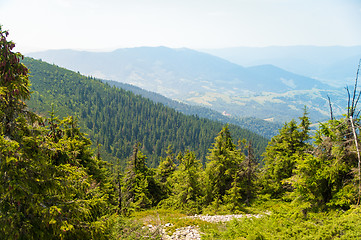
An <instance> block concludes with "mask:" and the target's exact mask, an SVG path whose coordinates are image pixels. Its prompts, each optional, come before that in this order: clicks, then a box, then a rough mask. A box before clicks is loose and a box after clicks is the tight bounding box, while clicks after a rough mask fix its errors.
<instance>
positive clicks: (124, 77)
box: [29, 47, 345, 122]
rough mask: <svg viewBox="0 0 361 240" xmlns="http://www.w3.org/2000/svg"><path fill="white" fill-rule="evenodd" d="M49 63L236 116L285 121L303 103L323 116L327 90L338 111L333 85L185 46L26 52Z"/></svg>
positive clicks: (299, 112)
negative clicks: (235, 61) (110, 50)
mask: <svg viewBox="0 0 361 240" xmlns="http://www.w3.org/2000/svg"><path fill="white" fill-rule="evenodd" d="M29 55H30V56H32V57H35V58H40V59H43V60H45V61H47V62H50V63H55V64H58V65H60V66H63V67H66V68H69V69H72V70H74V71H79V72H81V73H83V74H85V75H91V76H95V77H101V78H104V79H108V80H115V81H119V82H123V83H128V84H132V85H136V86H138V87H141V88H143V89H146V90H148V91H152V92H156V93H159V94H162V95H164V96H166V97H168V98H171V99H174V100H178V101H182V102H185V103H189V104H196V105H201V106H206V107H210V108H212V109H213V110H216V111H218V112H226V113H228V114H231V115H233V116H237V117H257V118H261V119H274V120H275V121H278V122H284V121H289V120H291V119H292V118H297V117H299V116H301V115H302V112H303V108H304V106H305V105H306V106H307V107H308V108H309V112H310V117H311V118H312V120H313V121H319V120H323V119H325V118H327V117H328V101H327V95H330V96H331V98H332V99H334V106H335V109H334V112H335V114H341V113H342V109H343V107H341V106H345V105H344V104H343V99H340V98H339V96H340V95H342V94H341V93H340V91H339V90H337V89H335V88H333V87H331V86H329V85H327V84H324V83H322V82H320V81H318V80H315V79H312V78H308V77H304V76H301V75H297V74H294V73H291V72H287V71H285V70H282V69H281V68H278V67H275V66H273V65H261V66H254V67H247V68H246V67H242V66H240V65H237V64H234V63H232V62H230V61H228V60H224V59H222V58H219V57H216V56H213V55H210V54H206V53H202V52H198V51H194V50H191V49H185V48H182V49H170V48H166V47H155V48H153V47H141V48H127V49H118V50H115V51H113V52H84V51H74V50H49V51H45V52H39V53H32V54H29Z"/></svg>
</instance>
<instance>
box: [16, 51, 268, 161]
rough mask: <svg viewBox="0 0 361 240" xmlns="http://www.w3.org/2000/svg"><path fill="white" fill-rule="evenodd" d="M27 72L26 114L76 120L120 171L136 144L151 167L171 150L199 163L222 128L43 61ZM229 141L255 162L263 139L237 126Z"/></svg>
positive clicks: (31, 62) (30, 64)
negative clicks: (189, 153) (251, 151)
mask: <svg viewBox="0 0 361 240" xmlns="http://www.w3.org/2000/svg"><path fill="white" fill-rule="evenodd" d="M23 63H24V64H25V65H26V66H27V67H28V68H29V70H30V76H31V77H30V80H31V84H32V85H31V88H32V95H31V99H30V100H29V101H28V106H29V108H30V109H32V110H34V111H36V112H37V113H39V114H41V115H48V112H49V111H51V110H52V109H54V110H55V111H56V114H57V115H59V116H60V117H64V116H67V115H72V116H76V117H77V118H78V119H79V125H80V127H81V129H82V131H83V132H85V133H87V134H88V135H89V137H90V138H91V139H92V141H93V143H94V145H95V146H96V145H97V144H101V149H100V151H101V153H102V156H103V158H105V159H107V160H108V161H110V162H113V163H116V162H117V161H118V160H117V159H120V161H121V165H123V166H124V164H125V161H126V159H127V158H128V157H129V156H130V155H131V151H132V148H133V146H134V144H135V143H136V142H140V143H141V144H142V145H141V146H142V152H143V153H144V154H146V155H147V157H148V159H149V163H150V165H151V166H157V164H158V162H159V157H160V156H164V151H165V150H166V149H167V148H168V146H169V145H171V146H172V147H173V149H174V152H175V153H178V152H179V151H184V150H186V149H189V150H193V151H195V153H196V154H197V157H198V158H199V159H201V160H202V162H203V163H204V162H205V161H206V159H205V156H206V154H207V153H208V149H209V148H210V147H211V144H212V142H213V140H214V137H215V136H216V135H217V134H218V132H219V131H220V130H221V129H222V127H223V126H224V124H223V123H220V122H216V121H211V120H208V119H205V118H200V117H197V116H186V115H184V114H182V113H180V112H177V111H176V110H174V109H172V108H169V107H166V106H164V105H163V104H160V103H154V102H153V101H151V100H149V99H146V98H143V97H141V96H139V95H135V94H134V93H132V92H130V91H126V90H123V89H120V88H117V87H112V86H110V85H109V84H105V83H103V82H102V81H100V80H97V79H94V78H92V77H85V76H82V75H81V74H79V73H75V72H73V71H70V70H67V69H64V68H60V67H58V66H56V65H52V64H48V63H46V62H43V61H39V60H34V59H31V58H25V59H24V60H23ZM230 129H231V133H232V135H233V137H234V139H235V140H236V139H243V138H245V139H248V140H249V141H251V142H252V144H253V146H254V148H255V153H256V155H257V156H258V157H260V155H261V154H262V153H263V151H264V149H265V147H266V145H267V142H268V139H266V138H264V137H261V136H259V135H257V134H255V133H253V132H251V131H249V130H245V129H242V128H240V127H239V126H235V125H230Z"/></svg>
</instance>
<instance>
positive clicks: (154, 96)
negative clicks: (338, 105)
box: [102, 80, 282, 139]
mask: <svg viewBox="0 0 361 240" xmlns="http://www.w3.org/2000/svg"><path fill="white" fill-rule="evenodd" d="M102 81H103V82H105V83H108V84H109V85H111V86H116V87H119V88H122V89H125V90H128V91H131V92H133V93H134V94H136V95H141V96H143V97H145V98H149V99H151V100H152V101H154V102H156V103H162V104H164V105H166V106H168V107H171V108H173V109H175V110H177V111H179V112H181V113H184V114H186V115H197V116H199V117H202V118H208V119H210V120H215V121H220V122H223V123H230V124H234V125H238V126H240V127H242V128H245V129H249V130H251V131H252V132H254V133H257V134H259V135H261V136H263V137H265V138H268V139H271V138H272V137H273V136H275V135H277V134H278V129H280V128H281V127H282V124H280V123H278V122H270V121H265V120H263V119H258V118H253V117H236V116H227V115H225V114H223V113H220V112H217V111H214V110H212V109H210V108H207V107H202V106H197V105H191V104H186V103H183V102H179V101H176V100H172V99H170V98H166V97H164V96H162V95H160V94H158V93H155V92H150V91H147V90H144V89H142V88H139V87H137V86H134V85H130V84H127V83H121V82H117V81H111V80H102Z"/></svg>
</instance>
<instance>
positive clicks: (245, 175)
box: [205, 126, 258, 211]
mask: <svg viewBox="0 0 361 240" xmlns="http://www.w3.org/2000/svg"><path fill="white" fill-rule="evenodd" d="M244 143H245V142H242V141H240V142H239V148H237V146H236V145H235V144H234V143H233V140H232V137H231V135H230V132H229V129H228V126H225V127H224V128H223V129H222V131H221V132H220V133H219V134H218V136H217V137H216V138H215V142H214V143H213V147H212V148H211V149H210V153H209V155H208V156H207V158H208V160H209V162H208V163H207V165H206V170H205V182H206V199H205V200H206V204H211V203H212V202H213V203H212V204H211V206H214V207H217V206H218V205H219V203H224V204H226V205H228V206H229V208H230V210H231V211H235V210H240V208H241V205H242V204H244V203H245V202H247V203H249V201H250V199H251V198H252V196H251V195H252V194H251V192H253V191H255V190H256V188H255V185H254V182H255V180H256V178H257V176H256V169H257V167H258V164H257V163H256V161H255V159H254V157H253V154H252V150H251V146H250V145H249V146H248V154H247V156H246V155H245V153H244V152H245V149H244V148H243V147H242V145H243V144H244Z"/></svg>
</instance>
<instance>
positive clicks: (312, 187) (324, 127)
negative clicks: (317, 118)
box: [292, 118, 358, 208]
mask: <svg viewBox="0 0 361 240" xmlns="http://www.w3.org/2000/svg"><path fill="white" fill-rule="evenodd" d="M351 134H352V132H350V129H349V123H348V121H347V119H345V118H344V119H340V120H336V119H333V120H330V121H328V122H327V123H322V124H320V128H319V130H318V131H317V132H316V135H315V145H316V146H315V149H314V151H313V152H312V153H310V154H306V155H305V156H304V157H303V158H302V159H299V162H298V168H297V170H296V171H295V173H296V175H295V176H294V178H293V179H292V180H293V182H294V185H295V187H296V191H295V195H296V198H297V199H299V200H303V201H305V202H306V203H309V206H310V207H322V208H324V207H325V206H327V205H328V206H338V207H343V208H348V207H349V206H350V205H351V204H356V202H357V187H355V186H357V179H358V176H357V175H355V174H354V173H356V172H357V171H354V169H356V168H357V163H358V160H357V155H356V151H355V145H354V141H353V139H352V138H351V137H350V135H351Z"/></svg>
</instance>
